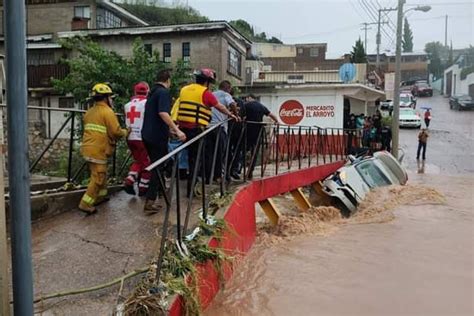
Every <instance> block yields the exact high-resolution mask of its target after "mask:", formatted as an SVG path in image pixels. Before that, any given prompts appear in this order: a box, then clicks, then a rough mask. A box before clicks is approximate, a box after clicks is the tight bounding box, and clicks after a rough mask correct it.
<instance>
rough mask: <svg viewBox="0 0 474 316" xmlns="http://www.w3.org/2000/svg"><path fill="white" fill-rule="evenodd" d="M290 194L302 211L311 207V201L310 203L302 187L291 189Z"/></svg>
mask: <svg viewBox="0 0 474 316" xmlns="http://www.w3.org/2000/svg"><path fill="white" fill-rule="evenodd" d="M290 194H291V196H292V197H293V200H295V202H296V205H298V207H299V209H300V210H301V211H303V212H304V211H307V210H308V209H309V208H310V207H311V203H309V201H308V199H307V198H306V196H304V194H303V191H302V190H301V189H300V188H297V189H295V190H293V191H290Z"/></svg>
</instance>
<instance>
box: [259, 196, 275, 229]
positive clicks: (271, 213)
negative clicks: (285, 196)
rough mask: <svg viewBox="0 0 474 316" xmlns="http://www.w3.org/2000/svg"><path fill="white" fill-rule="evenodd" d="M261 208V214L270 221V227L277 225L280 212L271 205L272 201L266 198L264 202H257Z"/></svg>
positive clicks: (273, 204)
mask: <svg viewBox="0 0 474 316" xmlns="http://www.w3.org/2000/svg"><path fill="white" fill-rule="evenodd" d="M258 204H260V206H261V207H262V210H263V212H264V213H265V215H267V217H268V219H269V220H270V224H271V225H272V226H276V225H278V221H279V219H280V212H279V211H278V209H277V207H276V205H275V203H273V201H272V199H270V198H268V199H266V200H263V201H260V202H258Z"/></svg>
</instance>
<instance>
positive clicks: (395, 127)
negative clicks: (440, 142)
mask: <svg viewBox="0 0 474 316" xmlns="http://www.w3.org/2000/svg"><path fill="white" fill-rule="evenodd" d="M404 4H405V0H398V15H397V46H396V50H395V91H394V96H393V114H392V154H393V156H394V157H395V158H397V159H398V146H399V137H398V136H399V132H400V126H399V124H400V77H401V60H402V25H403V5H404Z"/></svg>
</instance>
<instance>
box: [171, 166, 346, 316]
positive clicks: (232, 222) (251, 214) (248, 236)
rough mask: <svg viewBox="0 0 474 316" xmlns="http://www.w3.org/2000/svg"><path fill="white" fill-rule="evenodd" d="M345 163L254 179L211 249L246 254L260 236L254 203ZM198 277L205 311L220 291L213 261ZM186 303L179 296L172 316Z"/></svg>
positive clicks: (319, 177)
mask: <svg viewBox="0 0 474 316" xmlns="http://www.w3.org/2000/svg"><path fill="white" fill-rule="evenodd" d="M343 164H344V162H342V161H339V162H335V163H332V164H327V165H323V166H317V167H311V168H307V169H302V170H298V171H295V172H288V173H284V174H281V175H278V176H273V177H268V178H264V179H260V180H255V181H253V182H251V183H250V184H248V185H246V186H245V187H243V188H242V189H240V190H239V191H238V192H237V193H236V195H235V197H234V201H233V202H232V203H231V205H230V206H229V208H228V209H227V211H226V213H225V215H224V219H225V221H226V222H227V226H228V227H229V231H226V232H225V233H224V236H223V238H222V239H221V240H220V242H218V241H217V240H216V239H211V240H210V241H209V246H210V247H221V248H222V249H223V250H224V251H226V252H227V253H228V254H229V255H235V254H242V255H244V254H246V253H247V252H248V251H249V250H250V248H251V247H252V245H253V243H254V242H255V237H256V233H257V226H256V222H255V203H257V202H259V201H263V200H265V199H267V198H270V197H273V196H276V195H279V194H282V193H286V192H289V191H292V190H295V189H297V188H300V187H303V186H307V185H310V184H312V183H314V182H316V181H319V180H322V179H324V178H326V177H327V176H328V175H330V174H332V173H333V172H334V171H336V170H337V169H339V168H340V167H341V166H342V165H343ZM231 276H232V267H231V266H226V267H224V277H225V279H226V280H229V279H230V277H231ZM197 278H198V288H199V299H200V303H201V307H202V308H203V309H206V308H207V307H208V306H209V305H210V304H211V302H212V300H213V299H214V297H215V296H216V294H217V292H219V276H218V273H217V271H216V270H215V269H214V265H213V263H212V262H211V261H208V262H207V263H206V264H199V265H197ZM183 303H184V302H183V298H182V297H177V298H176V299H175V300H174V301H173V303H172V305H171V308H170V310H169V315H172V316H179V315H183V314H184V309H183Z"/></svg>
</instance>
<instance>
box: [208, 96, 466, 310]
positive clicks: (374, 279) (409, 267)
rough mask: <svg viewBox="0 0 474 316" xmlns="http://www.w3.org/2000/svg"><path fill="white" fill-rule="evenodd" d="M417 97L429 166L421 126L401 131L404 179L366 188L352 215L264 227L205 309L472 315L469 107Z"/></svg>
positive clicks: (444, 99)
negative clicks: (422, 160) (425, 121)
mask: <svg viewBox="0 0 474 316" xmlns="http://www.w3.org/2000/svg"><path fill="white" fill-rule="evenodd" d="M418 105H419V106H420V107H422V106H430V107H432V109H433V110H432V113H433V117H434V119H433V120H432V122H431V125H430V139H429V142H428V149H427V160H426V165H424V164H417V161H416V159H415V156H414V154H415V152H416V146H417V134H418V130H401V131H400V143H401V146H402V147H403V149H404V151H405V153H406V156H405V160H404V164H405V166H406V167H407V169H408V170H409V171H410V173H409V186H407V187H405V188H397V187H395V188H384V189H382V190H380V191H378V192H376V193H374V194H371V196H370V198H369V199H367V200H366V201H365V203H364V206H362V207H361V212H360V213H359V215H358V216H356V217H354V218H351V219H349V220H341V219H340V218H338V217H337V216H336V217H334V216H332V217H331V216H326V217H324V218H319V217H318V216H313V215H307V216H306V218H304V220H303V221H301V218H300V219H298V218H288V217H287V218H286V219H285V221H284V223H283V226H282V227H281V228H279V230H278V231H276V232H272V233H268V232H267V231H265V230H263V231H262V232H261V234H260V235H261V236H260V239H259V242H258V243H257V245H256V246H255V247H254V248H253V250H252V252H251V253H250V254H249V256H248V257H247V259H246V260H244V263H243V264H242V265H240V266H239V267H238V268H237V271H236V272H235V274H234V277H233V278H232V280H231V282H230V284H228V286H227V288H226V289H225V290H224V291H223V292H221V293H220V294H219V295H218V297H217V299H216V300H215V303H214V304H213V305H212V306H211V307H210V308H209V309H208V310H207V311H206V313H205V314H206V315H207V316H221V315H259V316H260V315H297V316H299V315H364V316H365V315H443V316H444V315H456V316H460V315H474V290H473V287H474V141H473V140H474V125H473V123H472V122H473V121H474V111H470V112H465V111H463V112H458V111H452V110H450V109H449V105H448V102H447V99H446V98H444V97H442V96H435V97H432V98H419V100H418ZM288 205H291V203H286V204H285V205H284V206H283V208H284V209H290V208H291V207H290V206H288ZM325 214H326V215H327V214H331V213H330V212H327V210H326V212H325ZM318 219H324V220H325V221H324V222H321V221H319V220H318ZM328 219H330V220H329V221H328ZM308 222H310V224H308ZM295 235H297V236H296V237H293V238H288V236H295Z"/></svg>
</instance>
